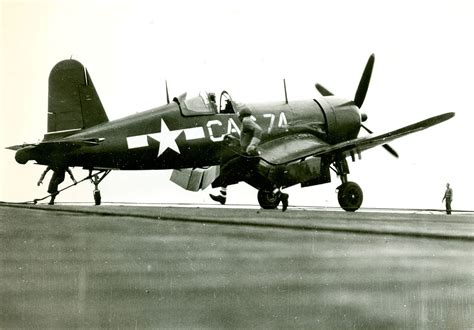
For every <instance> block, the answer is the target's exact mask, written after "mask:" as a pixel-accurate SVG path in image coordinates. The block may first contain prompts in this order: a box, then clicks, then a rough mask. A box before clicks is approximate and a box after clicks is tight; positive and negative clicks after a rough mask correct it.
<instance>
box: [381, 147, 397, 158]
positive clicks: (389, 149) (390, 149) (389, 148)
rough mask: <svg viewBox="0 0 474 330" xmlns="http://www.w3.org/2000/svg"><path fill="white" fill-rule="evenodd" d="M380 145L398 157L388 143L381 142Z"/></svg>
mask: <svg viewBox="0 0 474 330" xmlns="http://www.w3.org/2000/svg"><path fill="white" fill-rule="evenodd" d="M382 147H383V148H384V149H385V150H387V151H388V152H389V153H390V154H391V155H392V156H393V157H395V158H398V153H397V152H396V151H395V149H393V148H392V147H391V146H389V145H388V144H382Z"/></svg>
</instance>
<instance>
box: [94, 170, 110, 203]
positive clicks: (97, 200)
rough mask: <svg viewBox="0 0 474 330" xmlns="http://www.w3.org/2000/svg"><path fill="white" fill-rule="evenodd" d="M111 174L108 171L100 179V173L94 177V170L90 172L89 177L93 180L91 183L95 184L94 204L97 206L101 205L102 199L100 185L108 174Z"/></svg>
mask: <svg viewBox="0 0 474 330" xmlns="http://www.w3.org/2000/svg"><path fill="white" fill-rule="evenodd" d="M109 173H110V170H107V171H105V172H103V174H102V176H101V177H100V178H99V174H100V172H99V173H97V174H95V175H93V174H92V170H89V177H90V178H91V182H92V183H93V184H94V202H95V205H100V203H101V200H102V197H101V196H100V190H99V183H100V182H101V181H102V180H104V178H105V177H106V176H107V174H109Z"/></svg>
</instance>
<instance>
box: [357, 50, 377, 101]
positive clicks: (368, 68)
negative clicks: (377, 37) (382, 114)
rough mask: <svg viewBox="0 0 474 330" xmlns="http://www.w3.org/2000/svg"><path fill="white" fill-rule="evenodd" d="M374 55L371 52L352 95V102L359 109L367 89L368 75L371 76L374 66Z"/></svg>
mask: <svg viewBox="0 0 474 330" xmlns="http://www.w3.org/2000/svg"><path fill="white" fill-rule="evenodd" d="M374 61H375V55H374V54H372V55H370V57H369V60H368V61H367V64H366V65H365V69H364V72H363V73H362V77H361V78H360V82H359V87H357V91H356V94H355V96H354V103H355V105H357V107H358V108H359V109H360V107H362V104H363V103H364V100H365V95H366V94H367V90H368V89H369V83H370V77H371V76H372V69H373V68H374Z"/></svg>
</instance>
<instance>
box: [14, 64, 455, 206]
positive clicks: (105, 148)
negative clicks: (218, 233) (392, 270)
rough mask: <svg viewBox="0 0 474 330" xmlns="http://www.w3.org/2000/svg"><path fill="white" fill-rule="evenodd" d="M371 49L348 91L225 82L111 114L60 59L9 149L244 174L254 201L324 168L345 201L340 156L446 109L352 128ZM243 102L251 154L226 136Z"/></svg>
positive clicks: (320, 174)
mask: <svg viewBox="0 0 474 330" xmlns="http://www.w3.org/2000/svg"><path fill="white" fill-rule="evenodd" d="M374 59H375V57H374V55H371V56H370V58H369V60H368V62H367V65H366V67H365V69H364V71H363V74H362V78H361V80H360V83H359V86H358V88H357V90H356V93H355V96H354V99H353V100H349V99H344V98H340V97H336V96H334V95H333V93H332V92H330V91H329V90H328V89H326V88H325V87H323V86H322V85H320V84H316V85H315V87H316V89H317V91H319V94H320V95H319V96H317V97H315V98H314V99H309V100H300V101H288V99H287V97H286V87H285V99H284V100H282V101H276V102H268V103H238V102H235V101H234V100H232V98H231V96H230V95H229V93H227V92H226V91H223V92H222V93H221V94H220V98H218V100H215V97H213V95H211V94H209V93H201V94H199V95H187V94H186V93H185V94H182V95H180V96H178V97H175V98H173V100H172V101H171V102H170V101H169V96H168V92H167V100H168V103H167V104H165V105H163V106H160V107H158V108H154V109H151V110H148V111H144V112H140V113H137V114H133V115H131V116H128V117H125V118H122V119H118V120H114V121H109V119H108V117H107V114H106V112H105V111H104V108H103V106H102V103H101V101H100V99H99V96H98V94H97V91H96V89H95V87H94V84H93V82H92V79H91V77H90V75H89V72H88V71H87V70H86V69H85V67H84V66H83V65H82V64H81V63H79V62H78V61H76V60H72V59H69V60H64V61H61V62H59V63H57V64H56V65H55V66H54V68H53V69H52V71H51V74H50V76H49V101H48V132H47V133H46V134H45V135H44V138H43V140H42V141H41V142H39V143H36V144H23V145H16V146H12V147H9V149H12V150H16V154H15V159H16V161H17V162H18V163H20V164H26V163H27V162H28V161H35V162H36V163H37V164H41V165H54V166H62V167H82V168H83V169H86V170H89V174H90V175H93V173H94V172H96V171H98V172H101V173H104V174H103V175H104V176H105V175H106V174H108V173H109V172H110V171H111V170H161V169H173V173H172V175H171V180H172V181H173V182H175V183H177V184H179V185H180V186H181V187H183V188H185V189H187V190H191V191H198V190H200V189H205V188H206V187H208V186H210V185H211V186H213V187H219V186H227V185H230V184H236V183H238V182H246V183H248V184H249V185H251V186H252V187H254V188H255V189H257V191H258V193H257V199H258V202H259V204H260V206H261V207H262V208H264V209H273V208H276V207H277V206H278V204H279V202H280V200H279V195H278V194H277V193H276V192H275V191H278V189H282V188H286V187H290V186H294V185H297V184H300V185H301V187H309V186H315V185H320V184H324V183H328V182H330V181H331V172H333V173H335V174H336V175H337V176H338V177H339V179H340V181H341V185H340V186H339V187H338V189H337V193H338V201H339V204H340V206H341V207H342V208H343V209H344V210H346V211H355V210H357V209H359V208H360V206H361V204H362V200H363V193H362V190H361V188H360V187H359V185H357V184H356V183H355V182H351V181H349V180H348V175H349V166H348V162H347V159H352V160H355V159H356V157H358V158H360V156H361V153H362V152H363V151H365V150H368V149H370V148H373V147H376V146H383V147H384V148H385V149H386V150H387V151H388V152H390V153H391V154H392V155H393V156H395V157H398V155H397V153H396V152H395V150H394V149H393V148H391V147H390V146H389V145H388V144H387V143H389V142H390V141H392V140H395V139H398V138H400V137H402V136H404V135H407V134H411V133H414V132H418V131H421V130H423V129H425V128H428V127H430V126H433V125H436V124H439V123H441V122H443V121H446V120H448V119H450V118H452V117H453V116H454V113H452V112H449V113H445V114H441V115H438V116H435V117H432V118H429V119H426V120H423V121H420V122H418V123H415V124H412V125H409V126H406V127H403V128H400V129H397V130H394V131H391V132H389V133H385V134H381V135H373V134H369V135H365V136H361V137H359V133H360V131H361V129H364V130H365V131H367V132H368V133H372V131H370V130H369V129H368V128H367V127H366V126H365V125H364V124H363V122H365V121H366V120H367V115H366V114H365V113H363V112H361V110H360V109H361V107H362V104H363V103H364V99H365V96H366V94H367V90H368V87H369V82H370V77H371V74H372V69H373V66H374ZM217 101H218V102H217ZM243 109H247V110H250V112H251V114H252V116H253V119H254V120H255V121H256V122H257V123H258V124H259V125H260V126H261V127H262V129H263V130H264V134H263V136H262V139H261V142H260V144H259V145H258V148H257V150H258V153H257V154H256V155H248V154H246V153H245V152H243V151H242V150H241V148H240V145H239V144H238V143H235V141H236V140H237V141H238V139H236V138H238V137H239V135H240V121H239V116H238V114H239V112H240V111H242V110H243ZM232 137H234V138H232ZM236 159H238V160H239V159H240V161H237V162H236V161H235V160H236ZM243 163H244V164H246V166H241V165H242V164H243ZM233 164H236V165H233ZM239 164H240V165H239ZM224 168H225V170H226V171H231V172H232V173H233V175H232V176H230V177H231V179H229V176H224V175H221V169H224ZM102 178H103V177H102ZM275 188H277V189H275Z"/></svg>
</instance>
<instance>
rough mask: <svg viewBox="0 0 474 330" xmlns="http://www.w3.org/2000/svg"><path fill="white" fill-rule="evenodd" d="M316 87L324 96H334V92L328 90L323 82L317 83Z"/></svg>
mask: <svg viewBox="0 0 474 330" xmlns="http://www.w3.org/2000/svg"><path fill="white" fill-rule="evenodd" d="M314 86H315V87H316V89H317V90H318V92H319V93H320V94H321V95H322V96H333V95H334V94H333V93H331V92H330V91H328V90H327V89H326V88H325V87H324V86H323V85H321V84H316V85H314Z"/></svg>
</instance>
